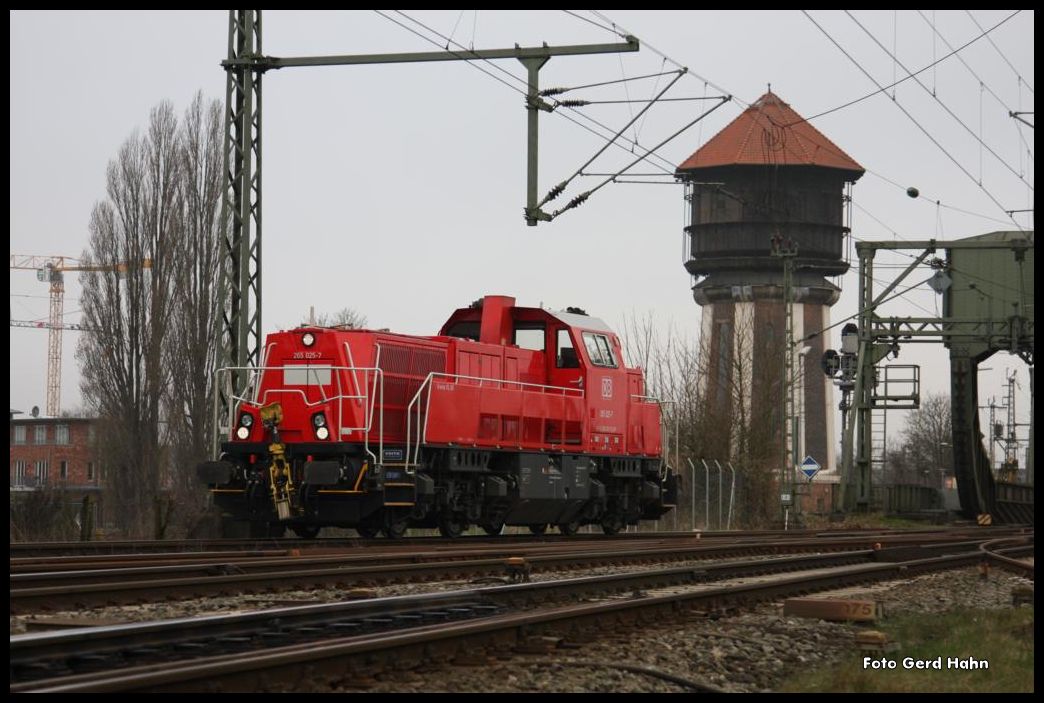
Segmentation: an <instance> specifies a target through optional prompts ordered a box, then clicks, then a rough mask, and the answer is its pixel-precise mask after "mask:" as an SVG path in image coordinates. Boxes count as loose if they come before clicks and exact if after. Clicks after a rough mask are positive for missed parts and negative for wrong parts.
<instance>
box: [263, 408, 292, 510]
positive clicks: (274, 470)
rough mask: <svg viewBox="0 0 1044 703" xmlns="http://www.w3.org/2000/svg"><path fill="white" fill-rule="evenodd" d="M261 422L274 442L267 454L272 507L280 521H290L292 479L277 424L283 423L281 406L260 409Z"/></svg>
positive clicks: (284, 446)
mask: <svg viewBox="0 0 1044 703" xmlns="http://www.w3.org/2000/svg"><path fill="white" fill-rule="evenodd" d="M259 414H260V415H261V422H262V423H263V424H264V425H265V426H267V427H271V428H272V437H273V439H274V440H275V441H274V442H272V443H271V444H269V445H268V453H269V454H271V455H272V463H271V464H269V466H268V478H269V486H271V490H272V505H274V506H275V510H276V516H277V517H278V518H279V519H280V520H289V519H290V498H291V496H292V495H293V492H294V478H293V476H291V474H290V466H289V464H287V463H286V445H285V444H283V443H282V442H280V441H279V430H278V429H277V428H278V426H279V424H280V423H281V422H282V421H283V406H281V405H280V404H279V403H273V404H271V405H266V406H265V407H263V408H261V411H260V413H259Z"/></svg>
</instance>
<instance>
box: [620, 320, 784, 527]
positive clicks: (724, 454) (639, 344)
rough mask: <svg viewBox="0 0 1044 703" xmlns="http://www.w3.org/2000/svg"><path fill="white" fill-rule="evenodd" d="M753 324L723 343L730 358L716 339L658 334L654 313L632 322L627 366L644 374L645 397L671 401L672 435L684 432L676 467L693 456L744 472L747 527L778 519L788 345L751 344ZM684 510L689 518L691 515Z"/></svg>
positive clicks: (741, 487)
mask: <svg viewBox="0 0 1044 703" xmlns="http://www.w3.org/2000/svg"><path fill="white" fill-rule="evenodd" d="M753 324H754V320H753V319H746V320H741V321H740V324H739V325H738V327H737V328H736V329H735V330H734V332H733V334H735V335H736V337H734V338H733V337H732V336H731V335H730V338H729V339H726V340H725V341H724V342H723V345H722V346H723V348H726V349H728V353H727V354H726V355H724V356H722V355H721V354H720V353H719V354H717V355H715V354H714V353H712V352H713V351H714V350H712V349H710V340H709V339H702V338H701V339H698V340H697V341H690V340H688V339H686V338H685V337H683V336H682V335H680V334H679V333H678V332H677V331H676V330H675V328H674V327H673V326H670V327H668V329H667V331H666V333H659V332H658V331H657V329H656V325H655V323H654V320H653V318H652V316H651V315H646V317H645V318H638V317H637V316H634V315H632V316H631V317H630V318H627V319H626V320H625V322H624V325H623V330H624V334H623V338H624V343H625V354H626V356H627V359H628V363H629V364H631V365H634V366H639V367H641V368H642V369H644V371H645V378H646V393H647V394H648V395H652V396H655V397H658V398H660V399H661V400H665V401H668V402H667V403H666V404H665V405H664V416H665V421H666V423H667V426H668V427H670V428H671V431H672V432H673V430H674V428H675V427H676V426H677V427H678V430H679V438H678V441H679V445H680V454H681V466H679V467H676V468H677V469H679V470H681V469H683V467H686V466H688V460H690V459H691V460H692V461H693V462H694V464H696V466H697V467H701V465H702V463H701V460H702V459H706V460H708V461H709V462H710V461H711V460H713V459H718V460H719V461H720V462H722V463H724V462H726V461H731V462H733V464H734V465H735V467H736V468H737V469H738V470H739V472H740V475H739V476H738V477H737V495H736V504H737V505H742V506H743V516H742V519H743V522H745V523H746V524H748V525H751V526H758V525H762V524H766V523H767V522H769V521H771V520H773V519H774V518H775V506H776V504H775V501H774V496H775V493H776V491H775V483H774V482H775V480H776V478H777V472H778V464H779V459H778V457H779V453H780V449H779V442H780V441H781V440H780V434H779V429H780V419H779V415H780V413H779V409H780V406H781V397H780V393H781V384H780V377H781V372H782V369H781V366H782V364H781V363H780V361H779V360H780V359H781V358H782V347H781V341H779V340H776V341H775V342H771V343H767V344H763V345H762V346H761V347H760V348H756V349H755V348H753V347H752V345H751V344H750V343H749V341H744V340H751V339H753V338H754V335H753ZM736 339H738V340H740V342H739V343H738V344H737V343H735V340H736ZM665 449H667V448H665ZM712 465H713V464H712ZM682 475H683V476H691V474H689V473H688V472H684V471H683V472H682ZM687 482H688V483H691V478H690V479H689V480H688V481H687ZM687 482H686V481H685V480H683V482H682V485H683V486H685V485H686V483H687ZM691 490H693V487H692V486H688V487H687V489H686V492H687V491H691ZM687 495H690V497H691V493H687ZM698 507H700V506H698ZM679 509H681V510H682V513H683V515H685V514H687V512H688V511H689V510H691V508H690V507H688V506H679ZM691 518H692V516H689V519H691ZM683 523H684V518H683Z"/></svg>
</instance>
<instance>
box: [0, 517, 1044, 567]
mask: <svg viewBox="0 0 1044 703" xmlns="http://www.w3.org/2000/svg"><path fill="white" fill-rule="evenodd" d="M989 529H991V530H993V532H992V533H991V534H1012V533H1021V532H1027V531H1032V529H1033V528H1032V526H1018V525H1013V526H1007V527H994V528H989ZM982 530H983V528H976V527H974V526H968V527H966V528H965V527H960V528H954V527H930V528H924V529H918V530H909V529H876V528H873V529H860V530H851V529H849V530H731V531H715V530H701V531H696V532H622V533H620V534H618V535H614V536H612V537H609V536H606V535H602V534H594V533H583V532H581V533H579V534H576V535H573V536H569V537H567V536H565V535H559V534H543V535H533V534H504V535H500V536H497V537H488V536H483V535H467V536H464V537H461V538H458V539H445V538H441V537H421V536H417V537H407V538H403V539H398V540H387V539H365V538H362V537H357V538H351V537H349V538H319V539H293V538H278V539H215V540H121V541H103V542H11V543H10V545H9V549H8V552H9V556H10V557H11V559H12V560H14V559H22V558H29V557H32V558H46V557H57V556H67V557H72V556H89V555H119V554H124V555H143V554H149V553H158V554H163V555H165V556H169V555H171V554H175V553H181V552H190V553H191V552H215V551H217V552H250V551H253V552H277V551H283V552H289V551H292V550H300V551H303V550H308V551H322V550H326V549H332V550H338V551H340V550H346V549H350V550H358V549H369V548H372V547H378V548H385V547H391V546H397V547H402V548H406V549H416V548H417V547H422V548H437V547H438V546H439V545H459V544H461V543H472V542H475V543H488V544H490V545H503V544H514V543H520V544H533V543H547V544H555V543H575V542H607V543H610V544H613V543H621V542H629V541H639V542H641V541H648V540H665V541H670V542H672V543H673V542H675V541H678V540H681V541H686V540H692V539H704V540H708V539H728V540H741V539H753V540H764V539H772V538H788V539H796V538H802V537H822V538H832V537H854V536H861V537H869V536H872V535H880V536H889V535H899V534H902V535H914V534H920V535H938V534H945V533H953V532H955V531H956V532H961V533H963V534H967V535H968V536H975V535H976V534H981V533H982Z"/></svg>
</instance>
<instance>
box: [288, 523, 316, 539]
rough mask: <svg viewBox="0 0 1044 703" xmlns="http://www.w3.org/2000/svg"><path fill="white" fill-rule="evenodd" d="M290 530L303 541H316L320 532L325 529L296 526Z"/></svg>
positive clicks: (311, 526) (312, 526) (313, 526)
mask: <svg viewBox="0 0 1044 703" xmlns="http://www.w3.org/2000/svg"><path fill="white" fill-rule="evenodd" d="M290 529H292V530H293V531H294V534H295V535H297V536H298V537H300V538H301V539H315V538H316V537H318V536H319V530H321V529H323V528H321V527H319V526H318V525H294V526H293V527H291V528H290Z"/></svg>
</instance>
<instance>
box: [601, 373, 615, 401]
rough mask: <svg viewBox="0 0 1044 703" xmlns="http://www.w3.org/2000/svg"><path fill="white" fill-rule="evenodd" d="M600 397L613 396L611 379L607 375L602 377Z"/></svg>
mask: <svg viewBox="0 0 1044 703" xmlns="http://www.w3.org/2000/svg"><path fill="white" fill-rule="evenodd" d="M602 397H603V398H612V397H613V379H612V378H610V377H608V376H606V377H605V378H603V379H602Z"/></svg>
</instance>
